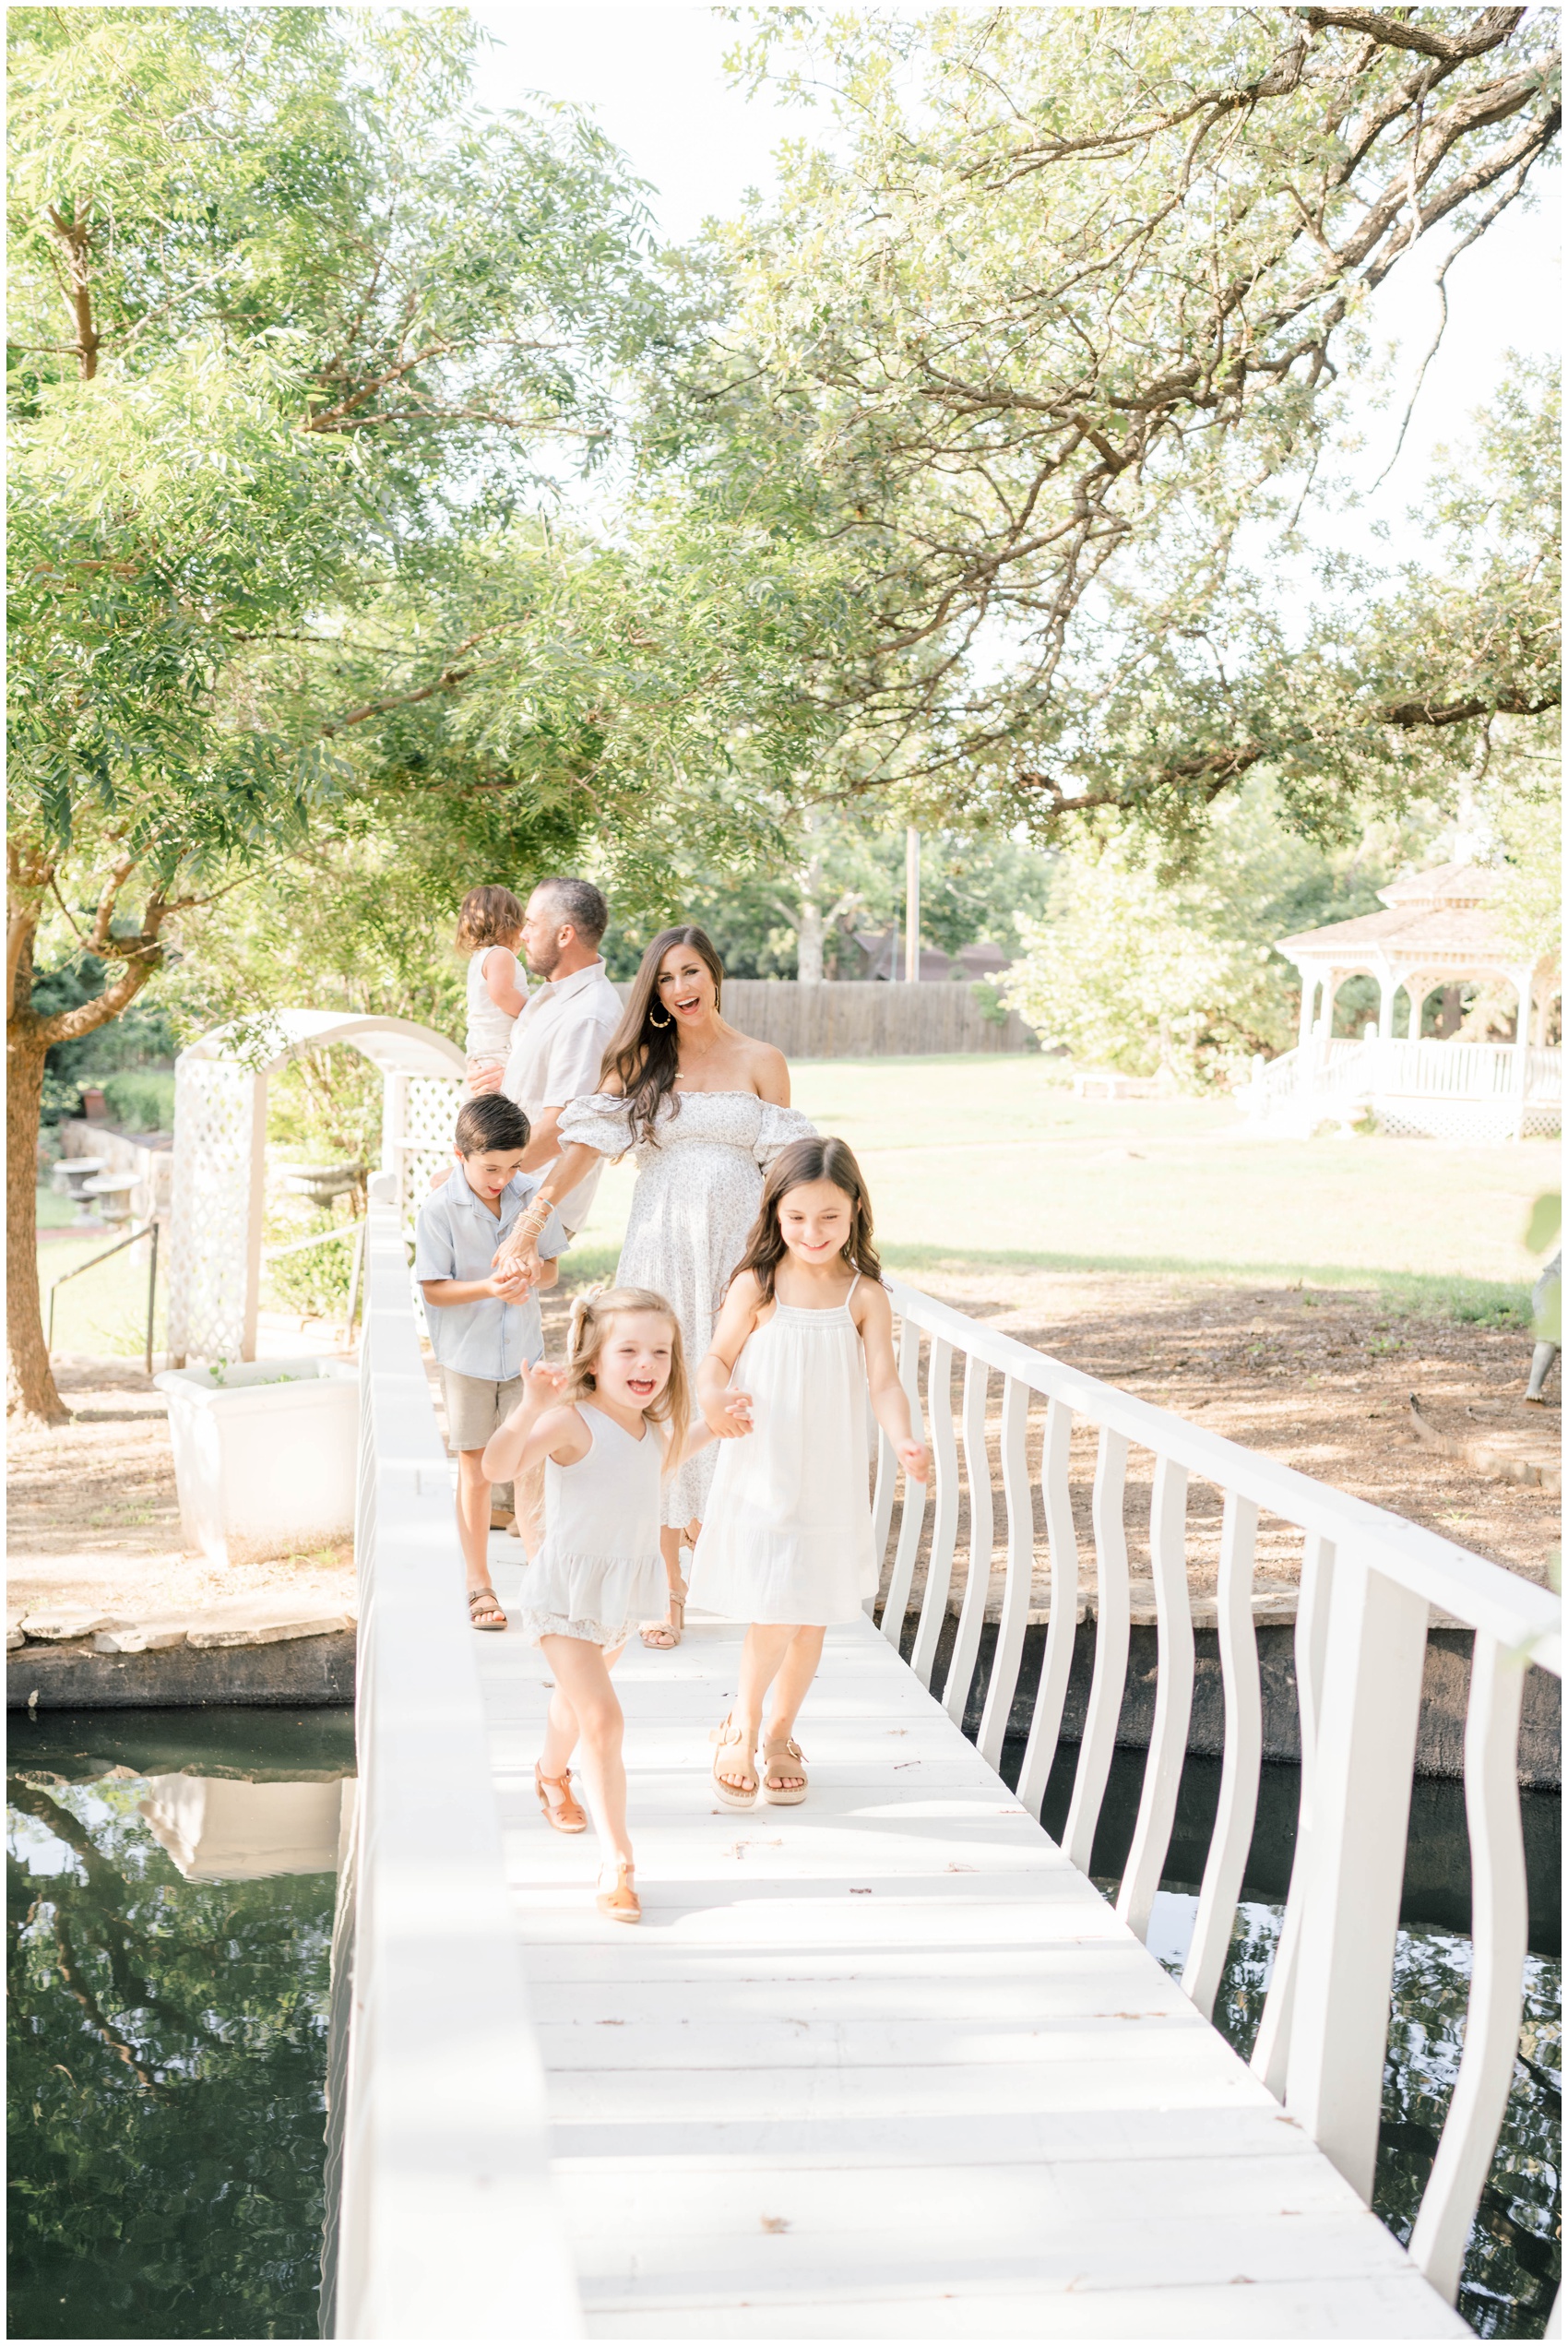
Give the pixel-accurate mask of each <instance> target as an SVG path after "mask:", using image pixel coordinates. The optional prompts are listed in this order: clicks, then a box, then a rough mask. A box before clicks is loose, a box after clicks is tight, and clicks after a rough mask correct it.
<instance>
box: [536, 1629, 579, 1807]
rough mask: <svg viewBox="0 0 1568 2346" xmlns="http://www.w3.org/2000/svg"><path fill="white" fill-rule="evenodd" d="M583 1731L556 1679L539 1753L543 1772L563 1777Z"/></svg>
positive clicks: (543, 1774) (541, 1772) (547, 1774)
mask: <svg viewBox="0 0 1568 2346" xmlns="http://www.w3.org/2000/svg"><path fill="white" fill-rule="evenodd" d="M540 1642H541V1643H542V1640H541V1641H540ZM581 1734H582V1728H581V1726H580V1724H579V1722H578V1720H577V1714H576V1711H575V1710H574V1709H572V1706H571V1704H570V1703H569V1702H568V1701H567V1699H566V1697H565V1696H564V1694H563V1693H562V1691H561V1687H560V1684H559V1682H557V1684H556V1685H555V1687H554V1689H553V1690H552V1694H551V1697H550V1709H549V1712H548V1713H547V1715H546V1718H545V1722H544V1745H543V1748H542V1749H541V1751H540V1755H539V1772H540V1775H541V1776H556V1777H559V1776H564V1774H565V1773H566V1770H567V1768H570V1766H571V1764H572V1754H573V1753H574V1752H575V1751H576V1748H577V1743H578V1739H579V1737H580V1736H581Z"/></svg>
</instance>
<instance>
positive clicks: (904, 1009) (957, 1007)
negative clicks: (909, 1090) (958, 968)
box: [619, 978, 1034, 1059]
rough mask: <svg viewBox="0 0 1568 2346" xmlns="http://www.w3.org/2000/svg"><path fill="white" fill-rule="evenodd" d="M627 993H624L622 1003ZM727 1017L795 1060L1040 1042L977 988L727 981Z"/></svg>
mask: <svg viewBox="0 0 1568 2346" xmlns="http://www.w3.org/2000/svg"><path fill="white" fill-rule="evenodd" d="M630 990H631V989H630V988H629V987H628V986H622V987H621V988H620V989H619V991H620V994H621V997H622V999H623V1001H624V999H625V997H626V995H627V994H628V993H629V992H630ZM724 1015H725V1017H726V1018H728V1019H729V1020H730V1022H731V1025H732V1026H737V1027H739V1028H741V1030H742V1032H744V1033H746V1034H750V1035H754V1036H755V1038H756V1040H757V1041H758V1042H771V1043H772V1044H773V1046H774V1048H775V1050H778V1051H782V1052H783V1054H784V1055H785V1057H786V1058H789V1059H877V1058H904V1057H909V1058H918V1057H921V1056H929V1055H931V1054H935V1053H938V1052H946V1051H1030V1050H1033V1048H1034V1037H1033V1035H1032V1034H1031V1032H1030V1031H1029V1029H1028V1027H1027V1026H1026V1025H1025V1024H1024V1022H1023V1020H1022V1018H1019V1016H1018V1014H1017V1012H1016V1010H1009V1011H1008V1013H1007V1016H1006V1018H1005V1020H1004V1022H1002V1023H1000V1024H999V1023H998V1022H997V1020H996V1019H994V1018H987V1017H986V1015H985V1012H984V1011H983V1010H982V1009H981V1008H980V1003H979V1001H978V1000H977V998H976V994H975V989H974V987H973V986H971V985H966V984H963V983H961V982H959V981H958V980H956V979H954V980H950V981H948V982H946V983H944V984H933V985H888V984H885V983H883V982H879V981H873V980H867V981H861V980H850V979H844V980H842V981H840V980H837V979H828V980H827V981H826V982H824V983H823V984H821V985H800V984H798V983H797V982H796V981H795V980H794V979H793V978H785V979H779V980H777V981H775V980H772V979H767V978H727V979H726V980H725V984H724Z"/></svg>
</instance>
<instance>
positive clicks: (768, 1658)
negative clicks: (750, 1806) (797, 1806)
mask: <svg viewBox="0 0 1568 2346" xmlns="http://www.w3.org/2000/svg"><path fill="white" fill-rule="evenodd" d="M794 1635H795V1629H794V1626H793V1624H792V1623H790V1622H777V1621H754V1622H753V1623H752V1626H751V1627H750V1628H749V1629H748V1630H747V1631H746V1642H745V1644H744V1645H743V1646H742V1648H741V1682H740V1685H739V1686H738V1688H737V1690H736V1694H735V1708H734V1709H733V1710H732V1711H731V1714H730V1715H731V1718H732V1719H733V1720H734V1722H735V1724H736V1726H737V1727H739V1729H740V1730H741V1733H742V1736H743V1738H744V1739H745V1740H744V1744H743V1746H742V1748H744V1749H746V1750H749V1751H754V1750H755V1748H756V1745H757V1743H758V1741H759V1740H760V1738H761V1734H762V1713H763V1706H764V1704H765V1703H766V1700H767V1690H768V1688H769V1686H771V1685H772V1684H773V1681H774V1679H775V1678H776V1677H777V1676H778V1671H779V1666H780V1664H781V1663H782V1661H783V1660H784V1656H785V1654H786V1653H787V1651H788V1650H789V1646H790V1638H791V1637H793V1636H794ZM722 1772H723V1771H722V1769H721V1770H720V1773H721V1774H722Z"/></svg>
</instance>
